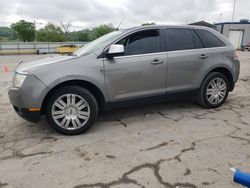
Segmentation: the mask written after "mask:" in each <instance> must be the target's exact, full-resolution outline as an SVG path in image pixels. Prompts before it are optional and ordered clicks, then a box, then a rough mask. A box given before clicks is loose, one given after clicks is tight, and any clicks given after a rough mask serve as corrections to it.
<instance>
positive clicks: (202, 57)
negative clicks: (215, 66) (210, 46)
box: [199, 54, 209, 59]
mask: <svg viewBox="0 0 250 188" xmlns="http://www.w3.org/2000/svg"><path fill="white" fill-rule="evenodd" d="M199 58H200V59H206V58H209V55H206V54H201V55H200V57H199Z"/></svg>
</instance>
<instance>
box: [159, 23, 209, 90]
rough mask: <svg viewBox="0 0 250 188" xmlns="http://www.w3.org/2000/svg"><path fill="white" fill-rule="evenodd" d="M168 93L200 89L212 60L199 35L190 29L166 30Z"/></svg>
mask: <svg viewBox="0 0 250 188" xmlns="http://www.w3.org/2000/svg"><path fill="white" fill-rule="evenodd" d="M164 31H165V37H166V38H165V42H166V48H167V56H168V72H167V92H170V93H171V92H181V91H186V90H192V89H196V88H199V85H200V78H201V77H202V75H203V70H204V67H206V65H207V64H208V63H209V61H211V60H212V58H211V54H210V51H209V49H206V48H205V46H204V44H203V42H202V41H201V39H200V38H199V36H198V34H197V33H196V32H195V31H194V30H193V29H189V28H166V29H165V30H164Z"/></svg>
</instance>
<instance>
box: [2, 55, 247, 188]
mask: <svg viewBox="0 0 250 188" xmlns="http://www.w3.org/2000/svg"><path fill="white" fill-rule="evenodd" d="M239 55H240V60H241V74H240V79H239V81H238V82H237V85H236V88H235V90H234V91H233V92H232V93H230V95H229V98H228V100H227V102H226V104H225V105H223V106H222V107H220V108H218V109H210V110H207V109H203V108H201V107H200V106H198V105H197V104H196V103H195V102H193V101H190V100H183V101H172V102H166V103H161V104H153V105H147V106H140V107H136V108H129V109H120V110H116V111H112V112H108V113H105V114H103V115H101V116H100V117H99V118H98V120H97V122H96V124H95V125H94V126H93V127H92V128H91V129H90V130H89V131H88V132H87V133H85V134H82V135H79V136H63V135H60V134H58V133H56V132H55V131H53V130H52V129H51V128H50V127H49V126H48V124H47V123H46V120H42V121H41V122H39V123H37V124H33V123H30V122H27V121H25V120H22V119H21V118H20V117H18V116H17V115H16V114H15V112H14V110H13V109H12V107H11V105H10V104H9V101H8V97H7V90H8V87H9V85H10V84H11V78H12V73H11V72H9V73H4V72H2V66H3V65H5V64H7V65H8V66H9V68H10V69H11V70H13V69H14V67H15V66H16V64H17V63H18V62H19V61H20V60H24V61H28V60H32V59H39V58H44V57H45V56H48V55H39V56H36V55H25V56H1V57H0V68H1V70H0V88H1V89H0V187H60V188H61V187H75V188H80V187H97V188H98V187H100V188H118V187H119V188H120V187H121V188H123V187H131V188H137V187H139V188H140V187H141V188H142V187H146V188H147V187H154V188H158V187H159V188H161V187H163V188H164V187H167V188H175V187H179V188H184V187H186V188H196V187H208V188H209V187H218V188H219V187H227V188H231V187H232V188H234V187H235V188H237V187H239V186H238V185H236V184H234V183H233V182H232V173H231V172H230V171H229V168H230V167H235V168H239V169H241V170H243V171H248V172H250V53H248V52H240V53H239Z"/></svg>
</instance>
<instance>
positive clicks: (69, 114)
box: [46, 86, 98, 135]
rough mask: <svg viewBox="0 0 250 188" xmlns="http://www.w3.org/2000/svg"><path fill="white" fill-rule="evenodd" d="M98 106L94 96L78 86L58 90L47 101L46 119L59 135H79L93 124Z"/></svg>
mask: <svg viewBox="0 0 250 188" xmlns="http://www.w3.org/2000/svg"><path fill="white" fill-rule="evenodd" d="M97 114H98V105H97V102H96V99H95V98H94V96H93V95H92V94H91V93H90V92H89V91H88V90H86V89H84V88H82V87H79V86H65V87H62V88H59V89H58V90H57V91H56V92H54V93H53V94H52V96H51V97H50V98H49V100H48V101H47V106H46V117H47V120H48V122H49V124H50V125H51V126H52V128H54V129H55V130H57V131H58V132H60V133H63V134H68V135H76V134H81V133H83V132H85V131H87V130H88V129H89V128H90V127H91V125H92V124H93V123H94V121H95V119H96V117H97Z"/></svg>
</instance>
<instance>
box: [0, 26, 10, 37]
mask: <svg viewBox="0 0 250 188" xmlns="http://www.w3.org/2000/svg"><path fill="white" fill-rule="evenodd" d="M12 35H13V30H12V29H11V28H9V27H0V37H11V36H12Z"/></svg>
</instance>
